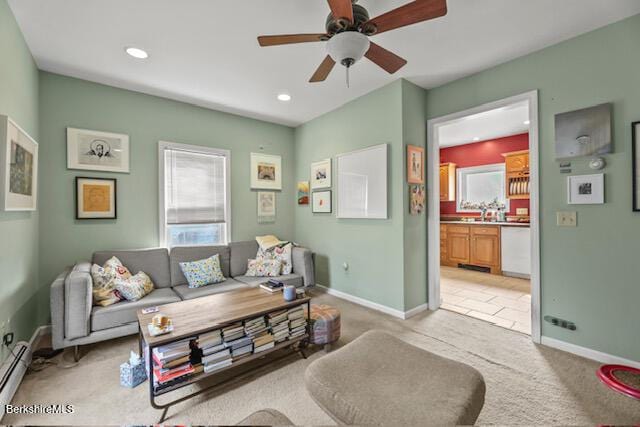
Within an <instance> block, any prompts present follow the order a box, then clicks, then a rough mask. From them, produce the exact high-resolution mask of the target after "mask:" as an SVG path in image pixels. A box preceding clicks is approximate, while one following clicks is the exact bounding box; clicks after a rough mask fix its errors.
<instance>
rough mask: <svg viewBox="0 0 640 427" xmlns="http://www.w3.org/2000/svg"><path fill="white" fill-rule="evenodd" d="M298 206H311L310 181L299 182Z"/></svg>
mask: <svg viewBox="0 0 640 427" xmlns="http://www.w3.org/2000/svg"><path fill="white" fill-rule="evenodd" d="M298 204H299V205H301V206H302V205H308V204H309V181H299V182H298Z"/></svg>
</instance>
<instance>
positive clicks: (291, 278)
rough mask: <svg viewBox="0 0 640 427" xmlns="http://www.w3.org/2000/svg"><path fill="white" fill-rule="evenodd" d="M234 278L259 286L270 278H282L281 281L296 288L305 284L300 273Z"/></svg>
mask: <svg viewBox="0 0 640 427" xmlns="http://www.w3.org/2000/svg"><path fill="white" fill-rule="evenodd" d="M234 279H235V280H237V281H239V282H242V283H246V284H247V285H252V286H259V285H260V283H264V282H266V281H267V280H269V279H276V280H280V281H281V282H284V284H285V286H286V285H293V286H295V287H296V288H299V287H300V286H303V285H304V283H303V280H302V276H300V275H299V274H285V275H282V276H277V277H253V276H236V277H234Z"/></svg>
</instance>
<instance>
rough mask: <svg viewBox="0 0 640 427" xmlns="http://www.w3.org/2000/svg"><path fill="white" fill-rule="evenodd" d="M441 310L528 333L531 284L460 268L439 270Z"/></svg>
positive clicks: (529, 326)
mask: <svg viewBox="0 0 640 427" xmlns="http://www.w3.org/2000/svg"><path fill="white" fill-rule="evenodd" d="M440 272H441V273H440V296H441V298H442V305H441V308H444V309H445V310H449V311H455V312H456V313H460V314H464V315H467V316H471V317H475V318H476V319H481V320H486V321H487V322H491V323H493V324H495V325H497V326H502V327H503V328H507V329H512V330H514V331H518V332H522V333H525V334H529V335H530V334H531V283H530V282H529V280H523V279H516V278H514V277H506V276H496V275H493V274H488V273H480V272H477V271H469V270H463V269H460V268H452V267H445V266H441V267H440Z"/></svg>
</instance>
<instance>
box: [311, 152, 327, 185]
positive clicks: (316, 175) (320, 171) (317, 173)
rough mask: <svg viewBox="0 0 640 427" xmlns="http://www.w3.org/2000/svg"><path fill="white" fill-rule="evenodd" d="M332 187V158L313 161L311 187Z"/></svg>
mask: <svg viewBox="0 0 640 427" xmlns="http://www.w3.org/2000/svg"><path fill="white" fill-rule="evenodd" d="M321 188H331V159H325V160H321V161H319V162H315V163H311V189H312V190H318V189H321Z"/></svg>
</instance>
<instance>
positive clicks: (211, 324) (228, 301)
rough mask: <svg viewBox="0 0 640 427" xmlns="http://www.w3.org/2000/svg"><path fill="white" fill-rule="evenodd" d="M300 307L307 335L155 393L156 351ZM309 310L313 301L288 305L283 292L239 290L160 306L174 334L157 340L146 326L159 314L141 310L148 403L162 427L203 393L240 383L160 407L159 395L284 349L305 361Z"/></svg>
mask: <svg viewBox="0 0 640 427" xmlns="http://www.w3.org/2000/svg"><path fill="white" fill-rule="evenodd" d="M213 286H215V285H213ZM301 305H307V325H306V333H305V334H304V335H302V336H299V337H296V338H293V339H288V340H286V341H283V342H280V343H278V344H276V345H275V346H274V347H273V348H271V349H269V350H266V351H262V352H260V353H251V354H250V355H249V356H246V357H244V358H242V359H239V360H236V361H234V362H233V363H232V364H231V365H230V366H228V367H226V368H222V369H219V370H217V371H215V372H210V373H205V372H200V373H195V374H192V375H191V376H189V377H188V378H187V379H185V380H184V381H182V382H180V383H178V384H175V385H173V386H171V387H168V388H165V389H163V390H160V391H155V390H154V387H153V358H152V357H151V355H152V354H153V349H154V348H156V347H159V346H161V345H165V344H169V343H171V342H174V341H180V340H184V339H187V338H190V337H197V336H198V335H199V334H203V333H207V332H211V331H214V330H217V329H222V328H224V327H225V326H229V325H232V324H234V323H238V322H241V321H245V320H250V319H255V318H257V317H260V316H265V315H267V314H269V313H272V312H277V311H281V310H284V309H290V308H293V307H297V306H301ZM310 308H311V298H310V297H304V298H298V299H296V300H293V301H285V300H284V297H283V295H282V292H275V293H271V292H269V291H266V290H264V289H260V288H249V289H240V290H236V291H231V292H225V293H221V294H215V295H210V296H206V297H201V298H196V299H193V300H186V301H180V302H175V303H172V304H166V305H161V306H158V309H159V310H158V312H157V313H162V314H164V315H166V316H168V317H170V318H171V320H172V322H173V331H172V332H170V333H168V334H165V335H159V336H155V337H154V336H151V334H149V331H148V328H147V325H148V324H149V323H151V319H152V318H153V316H155V315H156V314H157V313H143V312H142V310H139V311H138V324H139V330H140V336H139V344H140V354H146V355H147V356H146V362H145V363H147V369H148V371H147V372H148V373H149V400H150V402H151V406H152V407H154V408H155V409H162V410H163V412H162V415H161V417H160V421H159V423H162V422H163V421H164V419H165V417H166V415H167V411H168V409H169V407H171V406H173V405H175V404H177V403H180V402H183V401H185V400H187V399H190V398H192V397H194V396H197V395H199V394H202V393H203V392H205V391H208V390H210V389H211V388H213V387H219V386H221V385H223V384H224V383H226V382H227V381H230V380H233V379H237V376H236V377H234V376H231V377H230V378H229V379H227V380H225V381H223V382H221V383H218V384H214V385H212V386H209V387H207V388H203V389H201V390H198V391H197V392H194V393H191V394H189V395H187V396H184V397H181V398H179V399H176V400H172V401H170V402H168V403H163V404H159V403H157V402H156V400H155V398H156V397H158V396H160V395H163V394H166V393H170V392H172V391H175V390H178V389H180V388H182V387H185V386H188V385H190V384H193V383H195V382H198V381H201V380H203V379H205V378H209V377H211V376H213V375H217V374H219V373H221V372H226V371H229V370H231V369H234V368H236V367H238V366H240V365H245V364H247V363H250V362H252V361H255V360H256V359H260V358H263V357H264V356H266V355H268V354H270V353H273V352H275V351H278V350H282V349H285V348H290V349H293V350H295V351H297V352H299V353H300V355H301V356H302V357H304V358H305V359H306V355H305V353H304V349H305V347H306V346H307V345H308V343H309V332H310V330H309V324H310V322H309V313H310V312H311V310H310ZM261 366H262V365H261ZM248 372H250V371H243V373H242V374H243V375H244V374H246V373H248Z"/></svg>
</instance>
